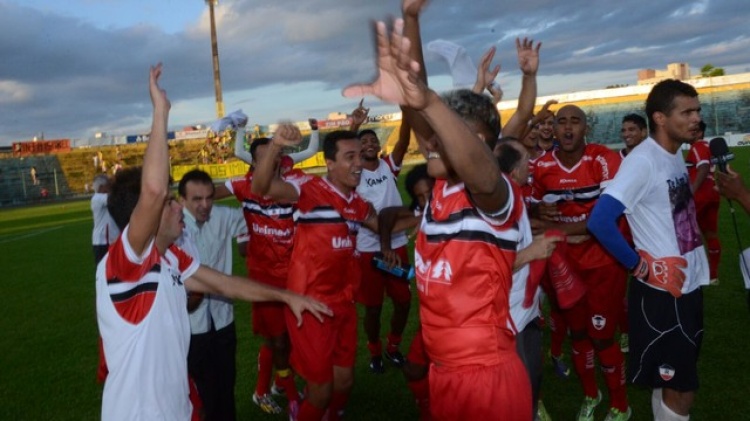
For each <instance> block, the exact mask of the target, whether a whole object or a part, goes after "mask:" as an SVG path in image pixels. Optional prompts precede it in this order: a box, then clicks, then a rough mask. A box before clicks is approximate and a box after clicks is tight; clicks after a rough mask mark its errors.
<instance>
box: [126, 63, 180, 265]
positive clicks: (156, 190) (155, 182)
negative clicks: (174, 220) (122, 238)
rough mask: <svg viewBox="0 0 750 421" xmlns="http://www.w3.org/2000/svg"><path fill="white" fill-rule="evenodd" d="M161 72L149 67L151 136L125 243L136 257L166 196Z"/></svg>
mask: <svg viewBox="0 0 750 421" xmlns="http://www.w3.org/2000/svg"><path fill="white" fill-rule="evenodd" d="M161 73H162V65H161V63H159V64H157V65H156V66H152V67H151V69H150V73H149V93H150V95H151V104H152V105H153V109H154V110H153V118H152V122H151V136H150V137H149V141H148V145H147V146H146V152H145V153H144V155H143V174H142V176H141V194H140V196H139V197H138V203H137V204H136V205H135V209H133V214H132V215H131V216H130V223H129V228H128V243H130V246H131V247H132V249H133V251H134V252H135V253H136V254H139V255H140V254H141V253H142V252H143V250H144V249H145V248H146V246H148V244H149V242H150V241H151V239H152V238H153V237H154V236H155V235H156V231H157V230H158V229H159V222H160V221H161V213H162V208H163V207H164V202H165V200H166V199H167V195H168V194H169V149H168V147H167V122H168V120H169V109H170V107H171V104H170V103H169V99H168V98H167V93H166V92H165V91H164V90H163V89H161V88H160V87H159V78H160V77H161Z"/></svg>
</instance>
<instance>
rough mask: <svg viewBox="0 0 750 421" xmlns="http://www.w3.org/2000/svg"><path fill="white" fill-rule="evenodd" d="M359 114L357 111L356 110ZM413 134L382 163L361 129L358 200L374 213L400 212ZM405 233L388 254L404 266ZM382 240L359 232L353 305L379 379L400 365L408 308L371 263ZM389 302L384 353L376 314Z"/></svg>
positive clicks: (374, 141) (401, 287)
mask: <svg viewBox="0 0 750 421" xmlns="http://www.w3.org/2000/svg"><path fill="white" fill-rule="evenodd" d="M360 108H361V105H360V107H359V108H358V109H360ZM410 134H411V131H410V130H409V129H408V127H407V128H403V127H402V129H401V130H400V133H399V138H398V142H397V143H396V145H395V146H394V148H393V152H392V153H391V154H390V155H386V156H385V157H384V158H380V150H381V148H380V140H379V139H378V136H377V134H376V133H375V131H373V130H369V129H365V130H362V131H360V132H359V134H358V137H359V140H360V142H361V143H362V155H361V159H362V178H361V179H360V182H359V186H357V194H359V195H360V196H361V197H362V198H363V199H365V200H366V201H368V202H370V203H372V205H373V206H374V207H375V210H376V211H378V212H380V210H382V209H383V208H387V207H392V206H402V204H403V202H402V201H401V194H400V193H399V191H398V186H397V184H396V183H397V177H398V173H399V171H401V163H402V162H403V160H404V155H405V154H406V150H407V148H408V146H409V137H410ZM407 242H408V241H407V239H406V234H405V232H403V231H402V232H398V233H393V236H392V237H391V249H392V250H393V251H394V252H396V253H397V254H398V255H399V257H400V258H401V261H402V262H408V261H409V259H408V255H407V250H406V244H407ZM380 251H381V250H380V237H379V236H378V234H377V233H374V232H372V231H370V230H369V229H367V228H363V229H361V230H360V231H359V233H358V234H357V252H358V253H359V262H360V269H361V271H362V277H361V281H360V284H359V291H358V292H357V295H356V299H357V301H358V302H359V303H360V304H362V305H364V306H365V317H364V322H363V325H364V328H365V334H366V335H367V349H368V350H369V351H370V371H372V372H373V373H376V374H380V373H383V372H384V371H385V367H384V366H383V357H382V356H385V358H386V359H387V360H389V361H390V362H391V363H393V364H394V365H395V366H397V367H401V366H402V365H403V364H404V356H403V355H402V354H401V352H400V350H399V345H400V344H401V335H402V334H403V332H404V328H405V327H406V320H407V317H408V316H409V307H410V305H411V291H410V290H409V284H408V281H405V280H403V279H398V278H396V277H395V276H393V275H391V274H389V273H386V272H383V271H380V270H378V269H376V268H374V267H373V265H372V259H373V258H374V257H375V255H376V254H377V253H378V252H380ZM384 293H385V294H388V296H389V297H390V298H391V300H392V301H393V316H392V317H391V330H390V332H389V333H388V344H387V346H386V349H385V352H383V349H382V344H381V342H380V314H381V311H382V309H383V295H384Z"/></svg>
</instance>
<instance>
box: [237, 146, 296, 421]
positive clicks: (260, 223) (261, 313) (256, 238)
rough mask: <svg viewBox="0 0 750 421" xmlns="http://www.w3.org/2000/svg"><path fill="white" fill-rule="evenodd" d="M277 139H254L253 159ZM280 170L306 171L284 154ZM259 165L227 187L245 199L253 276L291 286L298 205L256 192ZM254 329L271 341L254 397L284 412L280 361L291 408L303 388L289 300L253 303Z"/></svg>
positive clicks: (279, 173) (280, 173)
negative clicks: (276, 392) (295, 371)
mask: <svg viewBox="0 0 750 421" xmlns="http://www.w3.org/2000/svg"><path fill="white" fill-rule="evenodd" d="M270 143H271V140H270V139H268V138H265V137H262V138H258V139H255V140H253V142H252V144H251V145H250V154H251V156H252V162H256V163H257V162H260V160H262V159H263V158H264V156H265V154H267V153H269V152H268V149H269V144H270ZM274 176H275V177H278V178H281V179H290V178H295V177H304V176H305V174H304V173H303V172H302V171H300V170H295V169H292V168H282V160H281V157H280V156H277V157H276V159H275V160H274ZM252 180H253V168H251V169H250V171H248V173H247V174H246V175H245V176H244V177H242V178H236V179H232V180H228V181H227V182H226V184H225V187H226V188H227V190H229V192H231V193H232V194H234V196H235V197H236V198H237V200H239V201H240V203H241V204H242V209H243V212H244V215H245V221H246V222H247V227H248V232H249V233H250V240H249V241H248V244H247V248H246V253H247V258H246V259H245V262H246V264H247V273H248V276H249V277H251V278H253V279H256V280H258V281H259V282H263V283H265V284H267V285H273V286H275V287H278V288H286V282H287V275H288V270H289V259H290V258H291V256H292V238H293V236H294V220H293V214H294V211H295V210H296V206H295V205H294V203H292V202H286V203H284V202H276V201H274V200H272V199H271V198H269V197H263V196H260V195H256V194H253V193H252V191H251V185H252ZM252 316H253V332H254V333H255V334H258V335H260V336H262V337H263V338H264V339H265V343H264V344H263V345H262V346H261V348H260V351H259V353H258V379H257V381H256V386H255V392H254V393H253V402H254V403H255V404H256V405H258V406H259V407H260V408H261V410H263V412H266V413H269V414H275V413H279V412H281V408H279V406H278V404H277V403H276V402H275V401H274V400H273V398H272V397H271V393H270V392H271V388H270V383H271V374H272V373H271V371H272V366H273V367H276V377H277V379H276V382H275V385H276V386H277V387H279V388H282V389H283V390H284V393H285V395H286V397H287V400H288V401H289V406H290V412H294V411H295V407H296V406H297V405H298V400H299V394H298V392H297V387H296V385H295V383H294V376H293V375H292V372H291V370H290V367H289V352H290V350H289V337H288V335H287V326H286V321H285V316H284V306H283V305H280V304H278V303H270V302H269V303H253V310H252Z"/></svg>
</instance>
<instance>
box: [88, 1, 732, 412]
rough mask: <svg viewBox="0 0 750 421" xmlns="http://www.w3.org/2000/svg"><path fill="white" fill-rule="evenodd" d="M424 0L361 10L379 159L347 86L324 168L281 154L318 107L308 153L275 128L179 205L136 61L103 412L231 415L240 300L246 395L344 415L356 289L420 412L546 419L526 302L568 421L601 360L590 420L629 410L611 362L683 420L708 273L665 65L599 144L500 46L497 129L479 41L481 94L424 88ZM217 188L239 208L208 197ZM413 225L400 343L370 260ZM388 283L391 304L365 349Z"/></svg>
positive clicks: (700, 207)
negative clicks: (373, 41)
mask: <svg viewBox="0 0 750 421" xmlns="http://www.w3.org/2000/svg"><path fill="white" fill-rule="evenodd" d="M424 3H425V1H424V0H405V1H404V2H403V10H402V12H403V19H398V20H396V21H394V22H393V23H392V27H391V28H388V27H387V25H386V24H385V23H383V22H379V23H378V24H377V34H376V38H377V70H378V77H377V78H376V80H375V81H373V82H372V83H370V84H360V85H353V86H349V87H347V88H346V89H344V91H343V94H344V95H345V96H347V97H357V98H359V97H364V96H367V95H371V96H375V97H377V98H379V99H381V100H384V101H387V102H390V103H394V104H397V105H399V106H400V107H401V110H402V112H403V123H402V127H401V130H400V133H399V140H398V142H397V143H396V145H395V147H394V148H393V150H392V151H391V153H390V154H388V155H385V156H381V146H380V140H379V139H378V137H377V133H376V132H374V131H372V130H362V131H357V130H358V128H359V125H360V124H361V123H362V122H363V121H364V119H365V117H366V116H367V110H366V109H365V108H364V107H363V106H362V102H360V106H359V107H358V108H357V110H356V111H355V113H354V124H353V127H352V128H351V129H352V130H339V131H335V132H332V133H329V134H328V135H326V136H325V139H323V141H322V149H323V154H324V157H325V160H326V169H327V172H326V174H325V175H324V176H314V175H309V174H305V173H303V172H301V171H299V170H295V169H293V164H294V162H295V161H299V160H301V159H304V158H305V157H307V156H309V153H310V151H312V152H313V153H314V152H315V151H317V149H318V143H319V138H318V133H317V127H316V125H315V121H314V120H311V126H312V129H313V135H312V136H311V144H310V146H309V147H308V148H307V150H306V151H303V152H301V153H297V154H292V155H288V154H285V153H284V152H285V150H288V149H289V148H291V147H294V148H296V147H298V146H299V145H300V143H301V141H302V135H301V133H300V130H299V129H298V128H297V127H296V126H294V125H291V124H281V125H280V126H279V127H278V129H277V130H276V132H275V133H274V135H273V138H271V139H269V138H259V139H255V140H254V141H253V142H252V144H251V146H250V151H249V153H247V152H246V151H244V149H243V148H242V147H241V146H240V147H238V148H237V156H238V157H240V158H241V159H243V160H245V161H247V162H249V163H251V164H252V166H251V170H250V172H248V174H247V175H246V176H245V177H243V178H241V179H236V180H230V181H228V182H227V183H226V184H224V185H218V186H215V185H214V184H213V181H212V180H211V179H210V177H208V175H207V174H205V173H203V172H201V171H199V170H196V171H192V172H190V173H188V174H186V175H185V176H184V177H183V179H182V180H181V181H180V184H179V188H178V192H179V202H178V201H175V200H173V199H171V198H170V197H169V195H168V184H169V176H168V151H167V146H166V125H167V118H168V113H169V108H170V104H169V101H168V99H167V97H166V93H165V92H164V91H163V90H161V89H160V88H159V85H158V79H159V77H160V75H161V66H160V65H159V66H156V67H154V68H152V69H151V77H150V81H149V86H150V92H151V97H152V102H153V106H154V120H153V126H152V133H151V137H150V140H149V145H148V148H147V150H146V154H145V157H144V165H143V169H142V170H133V169H128V170H123V171H122V172H118V174H117V175H116V177H115V180H114V182H113V184H112V186H111V191H110V193H109V196H108V198H107V205H108V209H109V211H110V213H111V214H112V217H113V219H114V220H115V222H116V223H117V225H118V227H119V228H120V229H121V230H122V234H121V235H120V236H119V237H118V238H117V240H115V241H114V243H113V244H112V245H111V246H110V247H109V249H108V251H107V253H106V255H105V256H104V257H103V258H102V261H101V262H100V263H99V265H98V269H97V283H96V287H97V317H98V323H99V330H100V334H101V337H102V344H103V351H104V357H106V362H107V366H108V369H109V373H108V375H107V378H106V381H105V387H104V397H103V403H102V418H103V419H107V420H110V419H189V418H190V417H191V416H192V417H193V418H194V419H201V418H204V419H208V420H229V419H234V418H235V410H234V407H235V403H234V394H233V392H234V384H235V367H234V360H235V352H236V334H235V328H234V317H233V310H232V304H231V301H230V300H231V299H242V300H247V301H253V302H254V303H253V309H252V325H253V331H254V332H255V333H256V334H258V335H260V336H262V337H263V338H264V344H263V346H262V347H261V349H260V352H259V355H258V378H257V384H256V388H255V391H254V393H253V401H254V402H255V403H256V404H258V405H259V406H260V407H261V409H262V410H263V411H265V412H268V413H280V412H282V411H284V410H283V409H282V408H281V407H280V406H279V405H278V403H277V402H276V400H275V398H274V396H273V394H274V393H283V394H285V395H286V398H287V399H286V400H287V402H288V408H287V409H286V412H287V413H288V415H289V417H290V419H295V420H321V419H328V420H337V419H341V418H342V417H343V416H344V409H345V407H346V403H347V400H348V396H349V394H350V392H351V390H352V387H353V386H354V376H353V370H354V364H355V355H356V349H357V312H356V307H355V303H356V302H358V303H360V304H362V305H363V306H364V331H365V334H366V336H367V349H368V350H369V352H370V356H371V358H370V362H369V368H370V370H371V371H372V372H373V373H376V374H377V373H382V372H383V371H384V369H385V368H384V367H385V366H384V359H385V360H387V361H389V362H390V363H391V364H393V365H394V366H397V367H401V368H403V371H404V374H405V376H406V379H407V381H408V384H409V387H410V389H411V390H412V392H413V393H414V395H415V398H416V401H417V403H418V405H419V409H420V416H421V419H425V420H458V419H462V418H465V419H501V420H533V419H548V415H547V414H546V411H545V409H544V405H543V404H542V400H543V397H542V396H540V387H541V365H542V361H543V352H542V340H541V338H542V331H541V328H542V323H541V320H542V317H541V311H540V308H541V300H543V299H544V297H546V299H548V300H549V307H550V309H551V312H552V314H551V317H550V323H549V324H550V325H552V326H553V327H554V332H555V334H553V341H552V350H551V354H552V361H553V363H554V364H556V368H557V369H558V373H559V374H561V375H567V374H568V372H569V370H568V369H567V367H566V366H565V364H564V362H563V361H562V357H561V352H560V350H561V343H562V341H563V340H564V338H565V337H566V336H568V337H569V338H570V340H571V348H572V356H571V359H572V366H573V369H574V371H575V373H576V374H577V377H578V379H579V381H580V384H581V389H582V404H581V407H580V410H579V413H578V414H577V419H578V420H593V419H594V413H595V409H596V408H597V406H598V405H599V404H600V402H601V401H602V399H603V394H602V391H601V390H600V388H599V386H597V380H596V371H595V369H596V367H597V366H598V367H599V368H600V369H601V373H602V376H603V378H604V383H605V387H606V391H607V394H606V395H607V397H608V410H607V415H606V418H605V419H606V420H612V421H617V420H627V419H630V418H631V416H632V409H631V407H630V406H629V404H628V398H627V389H626V385H625V384H626V377H627V379H628V380H629V381H631V382H633V383H636V384H639V385H643V386H646V387H648V388H651V389H652V390H653V395H652V416H653V418H654V419H657V420H687V419H689V413H690V408H691V406H692V402H693V399H694V396H695V391H696V390H697V388H698V377H697V371H696V364H697V358H698V354H699V350H700V346H701V339H702V334H703V324H702V323H703V321H702V291H701V288H700V287H701V286H703V285H708V284H709V280H710V279H711V280H714V279H718V275H717V267H718V262H719V255H720V250H721V246H720V243H719V241H718V238H717V235H716V233H717V229H716V217H717V207H718V199H717V197H716V195H715V192H714V190H713V188H712V187H711V184H712V180H713V178H712V174H711V172H710V167H711V165H710V156H709V155H707V150H706V147H705V145H703V143H705V142H703V143H701V141H700V139H701V138H702V136H703V129H704V127H705V126H703V125H702V121H701V117H700V104H699V101H698V95H697V92H696V91H695V89H694V88H692V87H691V86H690V85H687V84H685V83H682V82H679V81H675V80H667V81H664V82H661V83H659V84H657V85H656V86H654V88H653V90H652V92H651V93H650V94H649V96H648V99H647V101H646V115H647V119H648V126H647V124H646V121H645V119H644V118H643V117H641V116H639V115H638V114H631V115H628V116H625V117H624V118H623V122H622V139H623V142H624V143H625V145H626V147H625V149H624V150H622V151H621V152H620V153H618V152H616V151H612V150H610V149H608V148H606V147H604V146H601V145H597V144H595V143H588V142H587V139H586V132H587V118H586V114H585V112H584V111H583V110H582V109H581V108H579V107H577V106H575V105H565V106H563V107H561V108H559V109H557V110H556V111H554V112H553V111H552V110H551V107H552V106H553V105H554V101H552V102H549V103H547V104H545V106H544V107H543V108H542V109H541V111H539V112H538V113H537V114H536V115H533V109H534V103H535V100H536V72H537V69H538V66H539V51H540V44H536V45H535V44H534V42H533V41H530V40H526V39H524V40H518V41H517V50H518V61H519V67H520V69H521V71H522V73H523V83H522V90H521V94H520V96H519V106H518V109H517V111H516V113H515V114H514V116H513V117H512V118H511V119H510V120H509V121H508V122H507V123H506V124H505V125H504V126H503V127H501V122H500V116H499V114H498V112H497V109H496V106H495V103H494V102H493V100H492V97H491V96H488V95H485V94H484V93H483V92H482V91H484V90H485V89H488V90H490V93H492V90H493V89H495V88H494V86H493V85H492V82H493V80H494V78H495V76H496V75H497V69H494V70H490V65H491V61H492V56H493V55H494V49H493V50H490V51H488V53H487V54H486V55H485V57H484V59H483V60H482V61H481V64H480V68H479V69H478V76H477V80H478V89H475V90H474V91H472V90H456V91H452V92H449V93H446V94H443V95H439V94H437V93H435V92H434V91H432V90H431V89H430V88H429V87H428V85H427V75H426V72H425V67H424V60H423V58H422V46H421V39H420V34H419V33H420V29H419V15H420V12H421V9H422V8H423V7H424ZM245 123H246V122H245ZM240 126H241V127H240V130H238V139H241V138H242V137H243V134H244V125H242V124H241V125H240ZM647 127H648V128H647ZM412 133H413V134H414V135H415V137H416V139H417V142H418V146H419V150H420V152H421V153H422V154H423V155H424V157H425V158H426V160H427V163H426V165H423V166H418V167H416V168H415V169H413V170H412V172H411V173H409V174H408V175H407V183H406V185H407V190H408V193H409V195H410V196H411V197H412V199H413V203H412V205H411V206H403V203H402V200H401V196H400V194H399V192H398V188H397V184H396V180H397V177H398V176H399V172H400V170H401V164H402V162H403V158H404V155H405V153H406V150H407V147H408V144H409V140H410V138H411V136H412ZM593 140H594V141H595V140H596V139H593ZM237 143H238V144H240V145H241V142H237ZM686 143H690V144H692V149H691V152H690V153H689V157H688V162H689V163H690V165H691V166H690V175H688V172H687V171H686V167H685V163H684V161H683V157H682V153H681V147H682V145H683V144H686ZM229 195H232V196H234V197H236V198H237V200H238V201H240V203H241V207H240V208H234V209H233V208H226V207H219V206H214V205H213V200H214V199H216V198H221V197H226V196H229ZM243 216H244V218H243ZM412 228H413V231H414V232H415V235H416V241H415V252H414V256H413V261H414V268H415V274H416V291H417V293H418V294H419V306H420V309H419V310H420V311H419V317H420V320H419V326H420V327H419V330H418V333H417V335H416V336H415V338H413V340H412V343H411V347H410V349H409V352H408V355H407V356H404V355H403V354H402V353H401V349H402V347H401V343H402V334H403V332H404V328H405V326H406V323H407V316H408V314H409V308H410V305H411V303H412V295H411V294H412V290H411V289H410V287H409V285H408V283H407V282H404V280H403V279H399V278H398V277H396V276H394V275H392V274H389V273H387V272H385V271H381V270H379V269H376V268H375V267H374V265H373V263H372V262H373V259H374V258H376V257H379V258H382V260H383V261H385V262H386V263H387V264H388V265H391V266H392V267H393V266H398V265H401V264H402V263H405V262H407V261H409V260H410V259H409V256H408V255H407V248H406V246H407V243H408V237H407V234H406V232H407V231H406V230H410V229H412ZM238 235H246V236H247V237H248V238H247V244H246V246H244V247H245V249H244V250H243V255H244V256H245V258H246V261H247V272H248V278H249V279H250V280H248V279H244V278H239V277H234V276H231V267H232V264H231V258H232V241H233V238H234V237H236V236H238ZM704 238H705V242H706V244H707V249H708V258H707V257H706V250H705V249H704V246H703V244H704ZM95 251H96V250H95ZM199 262H200V263H199ZM629 274H630V276H629ZM629 278H630V279H631V281H630V283H629V285H630V293H629V294H626V291H627V290H628V279H629ZM386 295H387V296H388V297H389V298H390V299H391V300H392V301H393V308H394V311H393V315H392V318H391V320H390V329H389V332H388V334H387V338H386V343H385V346H384V345H383V344H382V341H381V338H380V331H381V326H380V324H381V309H382V305H383V300H384V297H385V296H386ZM626 295H628V298H627V305H625V306H624V305H623V303H624V302H626ZM188 309H189V311H190V313H189V314H190V315H189V316H188V311H187V310H188ZM625 318H627V319H628V320H629V321H630V329H628V324H627V323H623V322H624V320H625ZM618 329H620V331H621V333H623V334H626V333H629V341H627V343H625V344H621V343H618V342H617V341H616V334H617V330H618ZM628 348H629V361H628V364H627V370H628V371H627V376H626V364H625V358H624V352H627V351H628ZM596 361H598V364H596ZM274 369H275V373H276V374H275V378H274V376H273V372H274ZM295 375H296V376H299V377H300V378H302V379H303V380H304V382H305V387H304V390H303V391H302V390H298V389H297V383H296V382H295ZM192 385H194V386H195V387H194V388H193V387H191V386H192ZM191 402H192V406H191ZM191 408H192V410H191ZM571 415H572V414H571ZM643 416H644V417H646V415H645V414H644V415H643Z"/></svg>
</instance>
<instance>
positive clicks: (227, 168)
mask: <svg viewBox="0 0 750 421" xmlns="http://www.w3.org/2000/svg"><path fill="white" fill-rule="evenodd" d="M325 165H326V160H325V158H323V152H318V153H316V154H315V155H314V156H311V157H310V158H308V159H306V160H304V161H302V162H299V163H297V164H296V165H295V166H294V167H295V168H299V169H305V168H317V167H324V166H325ZM196 168H197V169H200V170H203V171H205V172H207V173H208V175H210V176H211V178H213V179H214V180H226V179H228V178H235V177H242V176H244V175H245V174H247V170H248V169H249V168H250V166H249V165H247V164H246V163H244V162H242V161H232V162H228V163H226V164H198V165H173V166H172V180H174V182H175V183H176V182H179V181H180V180H181V179H182V176H183V175H185V173H186V172H188V171H192V170H194V169H196Z"/></svg>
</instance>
